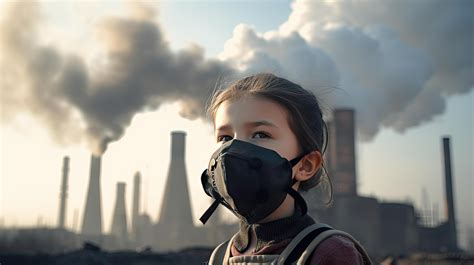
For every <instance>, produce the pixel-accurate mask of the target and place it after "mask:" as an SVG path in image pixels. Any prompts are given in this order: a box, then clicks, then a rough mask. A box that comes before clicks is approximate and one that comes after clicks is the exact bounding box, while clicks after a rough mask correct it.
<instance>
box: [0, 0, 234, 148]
mask: <svg viewBox="0 0 474 265" xmlns="http://www.w3.org/2000/svg"><path fill="white" fill-rule="evenodd" d="M142 11H144V12H134V13H133V16H131V17H126V18H115V17H110V18H105V19H104V20H103V21H102V23H100V26H99V29H98V32H99V36H100V38H101V40H102V41H103V43H104V49H105V59H104V61H105V63H104V67H103V69H99V70H100V71H98V72H94V73H90V72H89V69H88V68H87V66H86V64H85V62H84V59H82V58H81V57H78V56H77V55H63V54H60V52H59V51H58V50H57V49H55V47H44V46H41V45H40V44H39V43H38V40H37V38H36V34H37V33H38V32H37V27H38V25H39V23H40V22H41V19H40V17H39V15H38V14H39V7H38V6H37V5H35V4H34V3H26V2H18V3H13V4H10V5H9V6H7V10H5V12H4V13H5V14H4V16H3V21H2V22H1V26H0V34H1V36H2V41H1V42H2V47H1V51H2V58H1V69H2V71H3V72H2V75H3V77H4V78H2V81H1V82H2V84H1V86H2V102H1V104H2V109H3V113H2V119H3V120H8V119H11V118H13V117H14V116H15V114H16V113H17V112H18V111H20V110H25V109H28V110H30V111H31V112H32V113H33V114H35V115H36V116H37V117H38V118H40V119H41V120H42V122H44V123H45V124H47V125H48V128H50V129H51V131H52V132H53V133H54V134H55V136H56V139H58V140H59V141H61V142H68V141H77V140H80V138H81V137H86V138H87V141H88V142H89V143H90V145H91V148H92V150H93V151H94V152H95V153H102V152H104V151H105V148H106V146H107V143H108V142H110V141H113V140H117V139H119V138H120V137H121V136H122V135H123V133H124V130H125V129H126V127H127V126H128V125H129V124H130V122H131V120H132V118H133V116H134V115H135V114H137V113H139V112H142V111H146V110H151V109H157V108H158V107H159V106H160V104H162V103H163V102H167V101H179V102H181V103H182V104H181V113H180V114H181V115H182V116H184V117H187V118H190V119H194V118H196V117H200V116H202V115H203V111H204V105H205V102H206V100H207V97H208V95H209V94H210V91H212V89H213V88H214V86H215V83H216V81H217V79H218V77H219V76H222V75H228V74H232V72H233V71H232V69H230V68H229V67H227V66H226V64H224V63H222V62H220V61H218V60H205V59H204V51H203V50H202V49H201V48H199V47H198V46H193V47H191V48H188V49H186V50H182V51H179V52H178V53H172V52H171V51H170V48H169V46H168V44H167V42H166V40H164V39H163V34H162V32H161V31H160V28H159V27H158V26H157V25H156V24H155V23H154V22H152V19H153V17H152V12H150V11H151V9H146V8H145V9H143V8H142ZM147 11H148V12H147ZM78 45H80V44H78ZM92 76H93V78H92ZM84 135H85V136H84Z"/></svg>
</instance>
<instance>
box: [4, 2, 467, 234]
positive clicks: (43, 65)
mask: <svg viewBox="0 0 474 265" xmlns="http://www.w3.org/2000/svg"><path fill="white" fill-rule="evenodd" d="M420 3H424V4H419V3H418V4H408V2H403V3H402V4H400V5H396V4H393V5H394V6H390V5H388V4H387V5H385V4H380V5H379V6H378V8H375V10H376V11H374V12H369V11H367V10H368V8H367V6H364V5H361V4H352V5H351V4H349V3H348V4H324V3H316V2H314V3H313V4H308V5H305V4H303V3H301V2H299V1H298V2H297V3H295V4H293V7H292V5H291V3H290V1H278V2H272V3H270V2H256V1H255V2H250V1H245V2H229V1H209V2H202V1H201V2H192V1H187V2H183V1H179V2H162V3H156V4H151V5H150V6H149V7H136V6H135V7H132V6H131V5H130V4H126V3H121V2H115V1H110V2H100V3H99V2H93V1H91V2H87V3H81V4H78V3H73V2H66V1H60V2H49V1H46V2H41V3H40V4H39V5H38V6H37V7H26V4H25V7H23V8H21V10H22V11H21V12H20V11H19V9H15V10H16V11H15V12H17V13H15V15H12V12H13V11H11V10H12V9H8V8H9V7H7V4H6V3H5V2H1V3H0V8H1V15H0V16H1V18H2V22H0V23H1V28H0V33H1V34H2V36H1V37H2V39H1V41H2V42H3V43H2V46H0V49H2V50H0V54H3V57H0V59H1V60H2V61H1V62H0V63H1V64H0V65H1V67H2V82H1V83H0V84H2V85H1V86H2V87H1V91H2V94H1V96H2V101H1V104H2V123H1V125H0V126H1V130H0V137H1V142H0V144H1V163H0V169H1V171H0V172H1V178H0V218H1V219H0V223H1V222H3V223H4V224H6V225H22V226H27V225H35V224H36V223H38V220H40V222H42V223H46V224H48V225H54V224H56V222H57V210H58V208H59V200H58V199H59V188H60V182H61V166H62V165H61V163H62V157H63V156H65V155H68V156H70V158H71V162H70V176H69V195H68V205H67V211H68V212H67V226H68V227H72V226H73V222H74V220H73V216H74V212H77V215H78V216H77V223H76V227H74V228H78V227H80V224H81V222H82V213H83V212H82V211H83V207H84V205H85V193H86V189H87V185H88V170H89V159H90V153H91V151H92V150H93V149H94V146H95V144H96V143H95V142H94V140H96V139H97V138H99V137H104V136H110V137H112V138H117V139H118V140H116V141H112V142H111V143H110V144H109V146H108V148H107V151H106V152H105V153H104V156H103V159H102V179H101V181H102V182H101V184H102V207H103V222H104V224H103V225H104V227H105V229H106V231H108V230H109V229H110V224H111V216H112V210H113V209H112V207H113V204H114V200H115V187H116V185H115V183H116V182H117V181H125V182H126V183H127V189H126V200H127V201H126V202H127V207H128V209H129V211H128V214H130V212H131V211H130V208H131V196H132V183H133V174H134V172H135V171H137V170H139V171H140V172H141V173H142V176H143V179H142V182H143V184H144V186H143V188H142V192H143V193H142V195H143V198H142V207H143V208H144V209H143V210H146V212H147V213H148V214H150V216H151V217H152V219H153V220H156V219H157V217H158V215H159V211H160V205H161V200H162V195H163V186H164V181H165V178H166V175H167V170H168V164H169V153H170V133H171V131H174V130H183V131H186V132H187V138H186V145H187V149H186V163H187V172H188V184H189V186H190V191H191V200H192V202H191V204H192V206H193V216H194V219H195V222H196V220H197V219H198V218H199V216H200V215H201V214H202V212H203V211H204V210H205V209H206V208H207V206H208V203H209V200H208V198H207V197H206V196H205V195H204V193H203V192H202V188H201V186H200V179H199V177H200V174H201V172H202V170H203V169H204V168H205V167H206V165H207V162H208V158H209V157H210V155H211V153H212V152H213V150H214V149H215V140H214V138H213V133H212V126H210V125H209V124H208V123H207V122H205V121H203V119H202V103H203V100H205V95H206V92H208V91H209V90H210V89H212V85H213V84H214V83H215V81H216V80H217V78H218V76H219V74H224V75H225V74H226V73H229V74H230V73H231V72H237V71H241V72H244V73H248V72H253V71H259V70H260V71H261V70H267V71H273V72H276V73H279V74H282V75H284V76H288V77H290V78H292V80H295V81H298V82H300V83H302V84H304V85H310V86H311V85H319V84H323V85H324V84H326V85H338V86H339V87H341V88H342V89H344V91H345V92H341V91H338V90H334V91H332V92H331V93H330V95H329V96H327V97H325V98H323V101H324V102H325V105H326V106H327V107H328V108H332V109H334V108H336V107H339V106H350V107H354V108H356V110H357V111H358V112H357V113H356V116H357V119H358V120H357V121H358V130H357V133H358V135H357V137H358V139H359V140H360V141H359V142H358V143H357V146H356V149H357V174H358V184H359V186H358V188H359V193H360V194H362V195H364V196H376V197H377V198H379V200H390V201H411V202H413V203H414V204H415V205H416V206H417V207H420V206H421V198H422V189H423V188H425V189H426V191H427V193H428V194H429V199H430V202H431V203H432V204H434V205H437V206H438V208H439V212H440V219H444V208H443V207H444V202H443V200H444V188H443V184H444V179H443V164H442V156H441V151H442V149H441V137H442V136H445V135H449V136H451V144H452V145H451V146H452V160H453V173H454V185H455V196H456V197H455V203H456V209H457V213H456V214H457V217H458V224H459V226H458V229H459V230H460V233H461V234H464V233H463V232H465V231H466V229H467V228H468V226H469V225H470V226H471V227H472V224H473V223H474V222H473V220H474V210H473V207H472V205H473V203H474V199H473V196H472V190H474V182H473V180H472V176H473V172H474V166H473V163H472V161H474V160H473V153H474V143H473V134H474V116H473V102H474V93H473V77H472V76H473V72H472V70H473V63H472V58H473V54H472V39H473V21H472V15H471V17H469V18H470V20H469V19H468V20H467V21H468V23H467V24H466V23H463V24H462V25H461V26H462V28H461V29H458V26H459V25H458V24H457V23H460V22H465V21H462V20H460V19H458V18H459V17H460V18H463V17H464V18H465V16H466V15H465V14H464V13H462V10H463V9H467V13H469V14H472V13H470V11H469V10H471V11H472V4H469V1H464V2H463V1H458V2H456V5H454V4H453V5H452V6H450V5H449V4H445V6H441V7H440V6H439V5H435V4H430V3H428V2H424V1H423V2H421V1H420ZM433 3H435V1H434V2H433ZM440 3H441V4H442V3H446V2H443V1H441V2H440ZM438 4H439V3H438ZM397 8H398V9H397ZM440 8H444V10H445V11H446V12H444V15H443V16H440V15H438V12H439V10H440ZM408 9H409V10H412V12H411V13H410V12H403V10H408ZM152 10H154V12H151V11H152ZM386 10H395V11H400V13H399V14H398V15H391V16H382V15H383V14H384V12H385V11H386ZM417 12H420V13H417ZM395 13H396V12H395ZM458 13H459V14H458ZM111 17H120V18H122V20H120V19H109V18H111ZM434 17H436V18H439V19H438V20H436V19H434ZM455 17H456V18H455ZM414 18H416V19H421V20H415V19H414ZM127 19H129V20H127ZM16 20H18V21H20V22H23V23H13V22H14V21H16ZM104 21H105V22H104ZM130 21H135V22H136V23H135V22H134V23H131V22H130ZM423 21H429V23H428V22H426V23H425V22H423ZM469 22H470V23H469ZM410 23H412V24H410ZM153 25H156V27H158V28H159V30H161V31H159V32H158V33H156V32H155V31H154V30H155V28H154V26H153ZM410 25H412V27H409V26H410ZM452 28H456V29H458V30H456V32H454V31H453V30H451V29H452ZM14 30H17V31H14ZM417 30H421V31H422V32H424V33H423V34H425V35H423V34H421V35H420V34H418V33H419V32H421V31H417ZM10 31H11V32H13V33H11V32H10ZM15 32H16V33H15ZM18 32H23V33H24V34H23V35H22V36H21V37H18V38H16V37H12V36H17V35H15V34H18ZM137 32H138V33H137ZM147 32H148V33H149V34H147ZM295 32H298V34H296V33H295ZM426 32H428V33H430V34H428V33H426ZM453 32H454V33H453ZM431 33H432V34H431ZM29 34H31V36H30V35H29ZM141 34H144V35H141ZM456 34H460V35H459V36H458V35H456ZM149 35H151V36H153V38H152V37H149ZM18 36H20V35H18ZM418 36H421V37H418ZM469 39H470V41H469ZM433 40H435V41H433ZM149 43H153V45H154V46H153V47H152V48H151V49H150V51H149V50H148V47H149ZM433 43H434V44H433ZM196 45H198V46H199V47H198V46H196ZM344 45H347V46H344ZM469 45H471V46H469ZM137 47H138V48H137ZM466 47H468V48H466ZM140 49H142V50H140ZM141 51H143V54H145V52H151V57H153V58H154V59H153V60H156V62H157V63H154V61H153V60H151V62H149V61H148V60H147V56H146V54H145V55H143V54H142V53H141ZM159 51H162V53H160V54H163V55H162V56H161V55H160V56H157V55H156V53H158V52H159ZM466 51H467V52H466ZM5 54H6V55H5ZM30 55H31V58H33V59H31V58H30V57H29V56H30ZM124 58H125V59H124ZM30 59H31V60H30ZM56 61H57V62H58V63H52V62H56ZM124 62H126V63H127V64H125V63H124ZM128 63H130V65H132V66H129V65H128ZM167 64H169V65H171V66H168V65H167ZM7 67H8V68H7ZM81 69H86V70H87V71H85V72H86V73H87V75H86V74H84V73H83V72H84V71H82V70H81ZM110 69H116V70H117V72H116V73H115V72H113V71H110ZM147 69H154V71H156V73H154V72H153V71H151V74H150V75H152V76H153V75H154V74H156V75H157V76H160V75H163V76H164V77H163V78H162V79H160V81H159V82H158V83H157V84H154V83H153V82H151V83H152V84H151V85H149V84H145V85H142V84H141V83H139V82H137V80H145V81H143V82H144V83H145V82H146V80H153V79H148V78H150V76H149V75H146V74H142V72H146V71H147ZM48 71H49V72H48ZM108 71H109V72H110V73H109V72H108ZM167 71H169V72H172V74H170V75H169V76H165V75H166V74H165V73H166V72H167ZM104 72H105V74H104ZM136 72H140V74H136ZM38 73H40V74H38ZM45 75H51V76H52V77H51V79H49V78H44V76H45ZM84 76H86V77H87V78H84ZM101 76H107V78H110V80H112V81H110V82H102V83H101V81H97V80H98V79H99V78H98V77H101ZM314 76H316V77H315V78H314V79H313V77H314ZM74 78H76V79H74ZM81 78H82V79H84V80H86V81H85V84H86V85H85V86H87V87H88V88H89V89H90V91H92V92H95V91H99V92H100V91H106V92H103V94H101V93H97V94H94V93H92V92H90V91H89V92H87V91H86V92H84V94H80V93H79V92H76V91H81V89H80V88H78V87H76V86H77V84H78V83H79V84H82V83H81V82H79V81H77V80H82V79H81ZM114 78H116V79H117V80H124V81H123V82H121V84H120V85H117V84H115V83H113V81H114V80H115V79H114ZM167 78H168V79H167ZM57 80H59V85H58V82H57ZM71 80H73V81H74V82H72V81H71ZM163 80H164V81H163ZM175 80H180V81H179V82H178V81H175ZM181 80H184V81H181ZM12 83H13V84H14V85H12ZM70 84H72V85H70ZM153 85H156V86H161V87H165V88H163V89H162V90H159V92H153V91H154V90H153V91H151V92H150V89H149V87H153ZM193 85H195V86H196V87H200V88H199V89H203V90H195V88H193ZM49 86H51V87H52V88H51V89H49ZM130 86H132V87H133V88H135V86H136V87H137V88H136V90H133V89H131V90H130V89H129V87H130ZM182 86H183V87H184V86H185V87H186V88H183V89H182V90H181V87H182ZM188 86H189V87H188ZM206 86H207V87H206ZM71 87H72V88H71ZM203 87H204V88H203ZM73 89H76V90H73ZM160 89H161V88H160ZM174 90H176V91H178V92H176V93H174ZM130 91H132V92H133V93H132V94H129V93H130ZM180 91H182V92H180ZM135 92H136V94H139V96H136V94H135ZM316 92H317V91H316ZM91 93H92V95H94V96H91ZM201 94H202V95H204V96H201ZM149 98H153V100H151V101H148V99H149ZM183 98H184V99H183ZM122 99H124V100H122ZM49 100H51V101H49ZM127 100H128V101H127ZM110 102H111V103H110ZM129 102H133V103H132V104H129ZM109 103H110V105H111V106H110V108H99V107H97V106H101V105H104V104H105V105H107V104H109ZM51 106H53V107H51ZM70 106H71V107H70ZM111 113H112V114H111ZM117 113H118V114H117ZM180 114H181V115H180ZM183 117H185V118H183ZM129 123H130V124H129ZM83 135H87V136H83ZM91 146H92V147H91ZM196 223H197V222H196ZM462 240H463V241H464V240H465V239H464V238H462Z"/></svg>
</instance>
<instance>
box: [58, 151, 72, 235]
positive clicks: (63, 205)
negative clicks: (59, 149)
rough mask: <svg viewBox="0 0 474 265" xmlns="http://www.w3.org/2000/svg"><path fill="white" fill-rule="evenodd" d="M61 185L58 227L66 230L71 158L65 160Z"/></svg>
mask: <svg viewBox="0 0 474 265" xmlns="http://www.w3.org/2000/svg"><path fill="white" fill-rule="evenodd" d="M62 173H63V174H62V183H61V195H60V197H59V217H58V227H59V228H64V226H65V223H66V200H67V182H68V174H69V157H67V156H65V157H64V158H63V172H62Z"/></svg>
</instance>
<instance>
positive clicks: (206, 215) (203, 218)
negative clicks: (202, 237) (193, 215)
mask: <svg viewBox="0 0 474 265" xmlns="http://www.w3.org/2000/svg"><path fill="white" fill-rule="evenodd" d="M217 206H219V201H218V200H214V202H212V204H211V206H209V208H207V210H206V211H205V212H204V214H203V215H202V216H201V218H199V220H200V221H201V223H202V224H206V222H207V220H209V218H210V217H211V215H212V214H213V213H214V212H215V211H216V209H217Z"/></svg>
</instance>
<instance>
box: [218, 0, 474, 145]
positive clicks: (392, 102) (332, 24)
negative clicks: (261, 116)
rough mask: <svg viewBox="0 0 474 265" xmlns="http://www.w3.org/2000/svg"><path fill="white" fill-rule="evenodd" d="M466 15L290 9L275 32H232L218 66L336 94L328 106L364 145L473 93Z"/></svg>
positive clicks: (358, 7) (459, 6) (429, 7)
mask: <svg viewBox="0 0 474 265" xmlns="http://www.w3.org/2000/svg"><path fill="white" fill-rule="evenodd" d="M472 12H473V3H472V2H468V1H462V0H461V1H450V2H446V1H431V2H426V1H416V2H413V3H412V2H410V3H408V2H405V1H402V2H400V1H381V2H364V3H362V2H355V1H331V2H319V1H318V2H308V1H295V2H294V3H293V4H292V13H291V14H290V16H289V18H288V21H286V22H285V23H283V24H282V25H281V26H280V28H279V29H278V30H277V31H272V32H267V33H258V32H255V30H253V29H252V28H251V27H249V26H246V25H239V26H237V27H236V29H235V31H234V35H233V37H232V39H230V40H229V41H228V42H227V43H226V46H225V49H224V51H223V52H222V54H221V55H220V58H221V59H222V60H224V61H226V62H228V63H231V65H234V66H236V67H238V68H239V69H241V70H244V71H249V72H251V71H255V70H257V71H265V70H267V71H268V70H270V71H274V72H276V73H279V74H282V75H284V76H287V77H289V78H290V79H294V80H295V81H297V82H299V83H301V84H302V85H304V86H306V87H307V88H309V89H312V88H314V87H315V86H314V84H319V85H323V86H324V85H326V86H340V87H341V88H342V89H343V90H344V91H346V92H347V93H345V94H339V93H333V95H332V98H330V99H329V101H330V102H328V103H329V105H331V106H333V107H340V106H349V107H353V108H355V109H356V112H357V114H356V119H357V125H358V135H359V137H360V139H361V140H371V139H372V138H373V137H374V136H375V135H376V134H377V132H378V131H379V130H380V128H381V127H383V126H385V127H389V128H393V129H395V130H397V131H400V132H402V131H404V130H406V129H407V128H410V127H414V126H417V125H419V124H421V123H423V122H428V121H430V120H431V119H432V118H433V117H434V116H435V115H438V114H441V113H443V112H444V110H445V105H446V103H445V100H446V97H447V96H449V95H452V94H460V93H466V92H468V91H470V90H471V89H472V88H473V83H474V82H473V80H474V75H473V74H472V73H473V59H472V58H473V49H472V47H473V43H472V42H473V23H472V15H471V14H472ZM335 82H336V83H335ZM316 88H317V87H316ZM316 90H317V89H316Z"/></svg>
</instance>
